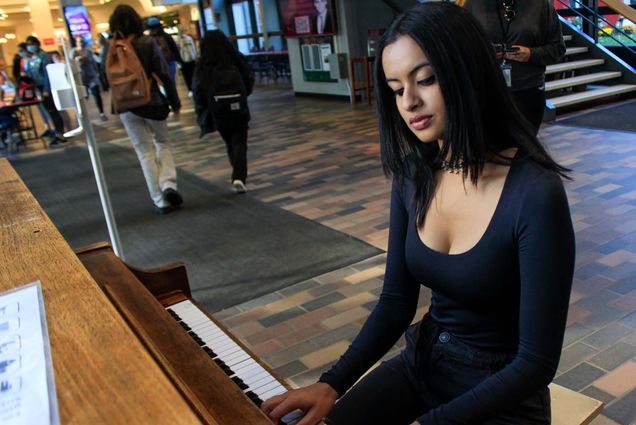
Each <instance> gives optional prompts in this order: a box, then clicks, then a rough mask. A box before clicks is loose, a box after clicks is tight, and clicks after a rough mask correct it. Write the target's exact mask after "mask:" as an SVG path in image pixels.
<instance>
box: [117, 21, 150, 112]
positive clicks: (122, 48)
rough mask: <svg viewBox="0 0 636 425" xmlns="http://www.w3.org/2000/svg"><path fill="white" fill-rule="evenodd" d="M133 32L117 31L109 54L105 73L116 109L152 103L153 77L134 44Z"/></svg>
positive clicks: (124, 109)
mask: <svg viewBox="0 0 636 425" xmlns="http://www.w3.org/2000/svg"><path fill="white" fill-rule="evenodd" d="M132 39H133V37H132V36H129V37H123V36H122V35H121V34H120V33H117V34H115V36H114V37H113V40H112V42H111V44H110V48H109V49H108V55H107V56H106V76H107V77H108V83H109V84H110V93H111V101H112V103H113V109H114V111H115V112H117V113H119V112H125V111H128V110H130V109H133V108H137V107H139V106H144V105H147V104H148V103H150V79H149V78H148V76H147V75H146V71H145V70H144V67H143V65H142V64H141V61H140V60H139V57H138V56H137V53H136V52H135V49H134V47H133V45H132Z"/></svg>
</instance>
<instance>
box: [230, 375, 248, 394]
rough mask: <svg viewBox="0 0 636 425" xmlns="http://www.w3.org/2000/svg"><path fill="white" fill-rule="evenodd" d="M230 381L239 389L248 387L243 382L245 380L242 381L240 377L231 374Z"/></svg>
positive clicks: (242, 389)
mask: <svg viewBox="0 0 636 425" xmlns="http://www.w3.org/2000/svg"><path fill="white" fill-rule="evenodd" d="M231 379H232V381H234V383H235V384H236V385H238V387H239V388H240V389H241V391H244V390H246V389H248V388H249V387H248V386H247V385H246V384H245V382H243V380H242V379H241V378H239V377H238V376H233V377H232V378H231Z"/></svg>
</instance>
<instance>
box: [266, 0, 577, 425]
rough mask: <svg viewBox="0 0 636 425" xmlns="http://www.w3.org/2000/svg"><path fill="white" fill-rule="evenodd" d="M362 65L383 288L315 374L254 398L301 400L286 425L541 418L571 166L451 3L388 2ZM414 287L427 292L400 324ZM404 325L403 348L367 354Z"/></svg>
mask: <svg viewBox="0 0 636 425" xmlns="http://www.w3.org/2000/svg"><path fill="white" fill-rule="evenodd" d="M374 79H375V85H374V88H375V93H376V96H375V98H376V105H377V117H378V124H379V135H380V153H381V161H382V165H383V168H384V171H385V173H386V174H387V176H390V177H392V180H393V183H392V190H391V213H390V220H389V238H388V249H387V263H386V272H385V274H384V286H383V289H382V293H381V294H380V299H379V301H378V303H377V304H376V305H375V307H374V308H373V311H372V312H371V315H370V316H369V318H368V319H367V321H366V323H365V324H364V325H363V326H362V329H361V330H360V332H359V334H358V336H357V337H356V338H355V339H354V340H353V342H352V343H351V345H350V346H349V348H348V349H347V350H346V352H345V353H344V354H343V355H342V357H340V359H339V360H338V361H337V362H336V363H335V364H334V365H333V366H332V367H331V368H330V369H329V370H328V371H327V372H326V373H324V374H323V375H322V376H321V377H320V378H319V379H318V382H317V383H315V384H312V385H309V386H306V387H304V388H300V389H293V390H290V391H288V392H286V393H283V394H279V395H276V396H274V397H271V398H270V399H269V400H265V401H264V403H262V404H261V409H262V410H263V411H264V413H265V414H267V415H268V416H269V417H270V419H272V420H273V421H274V423H277V421H278V420H279V419H280V418H281V417H283V415H286V414H288V413H290V412H294V413H296V409H298V410H300V411H302V412H304V413H306V414H305V415H304V417H303V418H302V419H301V420H300V421H298V425H315V424H316V423H318V422H319V421H320V420H321V419H322V418H324V417H327V419H328V420H329V424H332V425H387V424H390V425H409V424H410V425H429V424H430V425H442V424H449V425H450V424H454V425H475V424H480V425H495V424H519V425H520V424H524V425H548V424H550V423H551V414H550V394H549V388H548V384H549V383H550V382H551V381H552V379H553V378H554V376H555V373H556V370H557V365H558V364H559V357H560V355H561V347H562V345H563V338H564V333H565V325H566V320H567V311H568V305H569V302H570V290H571V287H572V279H573V272H574V258H575V245H574V231H573V226H572V218H571V215H570V211H569V207H568V200H567V196H566V193H565V190H564V187H563V181H562V178H564V177H567V173H568V172H569V171H570V170H568V169H566V168H564V167H563V166H561V165H559V164H558V163H557V162H555V160H554V159H553V158H551V157H550V155H549V153H548V152H547V151H546V149H545V148H544V147H543V146H542V145H541V143H540V142H539V140H538V139H537V137H536V135H535V133H534V132H533V130H532V128H531V127H530V126H529V125H528V123H527V122H526V121H525V120H524V118H523V117H522V115H521V113H520V112H519V110H518V109H517V108H515V107H514V106H513V102H514V101H513V98H512V96H511V94H510V91H509V90H508V89H507V88H506V85H505V80H504V76H503V74H502V72H501V69H500V68H499V64H498V63H497V58H496V56H495V51H494V49H493V48H492V45H491V42H490V40H489V38H488V36H487V35H486V32H485V31H484V29H483V28H482V27H481V26H480V24H479V22H478V21H477V20H476V19H475V18H474V17H473V16H472V15H471V14H470V13H469V12H468V11H466V10H464V9H462V8H460V7H458V6H456V5H454V4H451V3H448V2H428V3H423V4H420V5H418V6H415V7H413V8H412V9H409V10H408V11H407V12H406V13H405V14H403V15H401V16H399V17H398V18H397V19H396V20H395V21H394V22H393V23H392V24H391V25H390V26H389V28H388V29H387V31H386V33H385V34H384V35H383V36H382V39H381V40H380V42H379V43H378V47H377V60H376V61H375V72H374ZM423 285H425V286H426V287H428V288H429V289H430V291H431V293H432V297H431V302H430V306H429V309H428V312H427V313H426V314H425V315H424V317H423V318H422V320H421V321H420V322H419V323H416V324H413V325H411V323H412V322H413V319H414V318H415V315H416V312H417V309H418V298H419V292H420V288H421V286H423ZM402 335H404V337H405V340H406V346H405V348H404V350H403V351H402V352H401V353H400V354H398V355H396V356H394V357H392V358H390V359H388V360H387V361H384V362H382V363H380V364H379V365H378V366H377V367H376V368H373V366H374V365H375V364H376V363H377V362H378V361H379V360H380V359H381V358H383V357H384V356H385V355H386V353H387V352H389V351H390V350H391V348H392V347H393V346H394V344H395V343H396V342H397V341H398V340H399V338H400V337H401V336H402ZM370 369H372V370H371V371H370V372H369V373H368V374H366V375H365V373H366V372H367V371H369V370H370ZM363 375H364V377H363ZM361 377H362V379H360V378H361ZM338 399H339V400H338Z"/></svg>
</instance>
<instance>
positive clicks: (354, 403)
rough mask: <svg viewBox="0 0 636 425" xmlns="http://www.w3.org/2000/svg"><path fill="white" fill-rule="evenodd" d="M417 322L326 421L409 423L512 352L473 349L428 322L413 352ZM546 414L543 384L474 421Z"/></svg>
mask: <svg viewBox="0 0 636 425" xmlns="http://www.w3.org/2000/svg"><path fill="white" fill-rule="evenodd" d="M425 320H428V319H427V318H425ZM418 326H419V325H415V326H412V327H411V328H409V330H408V331H407V333H406V348H405V349H404V350H403V351H402V352H401V353H400V354H399V355H398V356H396V357H394V358H392V359H390V360H389V361H386V362H383V363H382V364H381V365H380V366H378V367H377V368H376V369H374V370H373V371H372V372H371V373H369V374H368V375H367V376H365V377H364V379H362V380H361V381H360V382H359V383H357V384H356V385H355V386H354V387H353V388H352V389H351V390H350V391H349V392H348V393H346V394H345V395H344V396H343V397H342V398H341V399H340V400H339V401H338V403H336V405H335V407H334V408H333V410H332V411H331V412H330V413H329V415H328V419H329V423H330V424H332V425H387V424H390V425H410V424H411V423H413V422H414V421H415V420H416V419H417V418H418V417H420V416H422V415H423V414H425V413H426V412H428V411H429V410H431V409H435V408H436V407H438V406H440V405H443V404H446V403H448V402H449V401H451V400H453V399H455V398H457V397H459V396H460V395H462V394H464V393H465V392H466V391H469V390H470V389H471V388H474V387H475V386H477V385H478V384H479V383H480V382H482V381H483V380H485V379H487V378H488V377H490V376H491V375H492V374H493V373H495V372H496V371H497V370H499V369H501V368H502V367H504V366H505V365H506V364H507V363H508V362H509V361H511V360H512V358H513V357H514V355H512V354H510V353H503V352H490V351H482V350H477V349H475V348H474V347H471V346H468V345H467V344H465V343H463V342H462V341H460V340H458V339H457V338H456V337H455V336H453V335H452V334H450V333H448V332H446V331H442V330H440V329H434V328H430V329H431V330H430V331H427V333H426V334H425V339H426V340H428V341H430V342H428V343H427V344H425V345H426V346H427V347H429V348H426V347H422V346H421V345H420V348H419V349H418V350H420V351H419V353H420V355H419V356H417V357H416V354H415V353H416V346H417V344H418V342H417V341H418V332H419V329H418ZM422 350H423V351H422ZM550 419H551V413H550V393H549V390H548V388H547V387H544V388H542V389H541V390H539V391H538V392H536V393H535V394H533V395H531V396H530V397H528V398H527V399H526V400H524V401H522V402H521V403H520V404H519V405H517V406H511V408H510V409H508V410H506V411H505V412H501V413H500V414H498V415H497V416H496V417H493V418H489V419H486V420H481V421H480V420H476V421H475V422H474V423H475V424H479V425H503V424H506V425H519V424H524V425H547V424H549V423H550Z"/></svg>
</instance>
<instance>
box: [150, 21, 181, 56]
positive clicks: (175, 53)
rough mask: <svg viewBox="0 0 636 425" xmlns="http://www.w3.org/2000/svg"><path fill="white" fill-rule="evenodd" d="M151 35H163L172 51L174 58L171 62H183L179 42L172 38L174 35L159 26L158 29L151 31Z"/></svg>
mask: <svg viewBox="0 0 636 425" xmlns="http://www.w3.org/2000/svg"><path fill="white" fill-rule="evenodd" d="M150 35H151V36H152V37H162V38H163V39H164V40H165V41H166V44H167V45H168V49H170V53H172V57H173V58H174V59H173V60H171V61H170V62H172V61H174V62H179V63H182V62H183V61H182V60H181V53H180V52H179V47H178V46H177V43H175V41H174V39H173V38H172V36H171V35H170V34H167V33H166V32H165V31H164V30H163V28H158V29H153V30H151V31H150ZM166 60H167V58H166Z"/></svg>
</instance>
